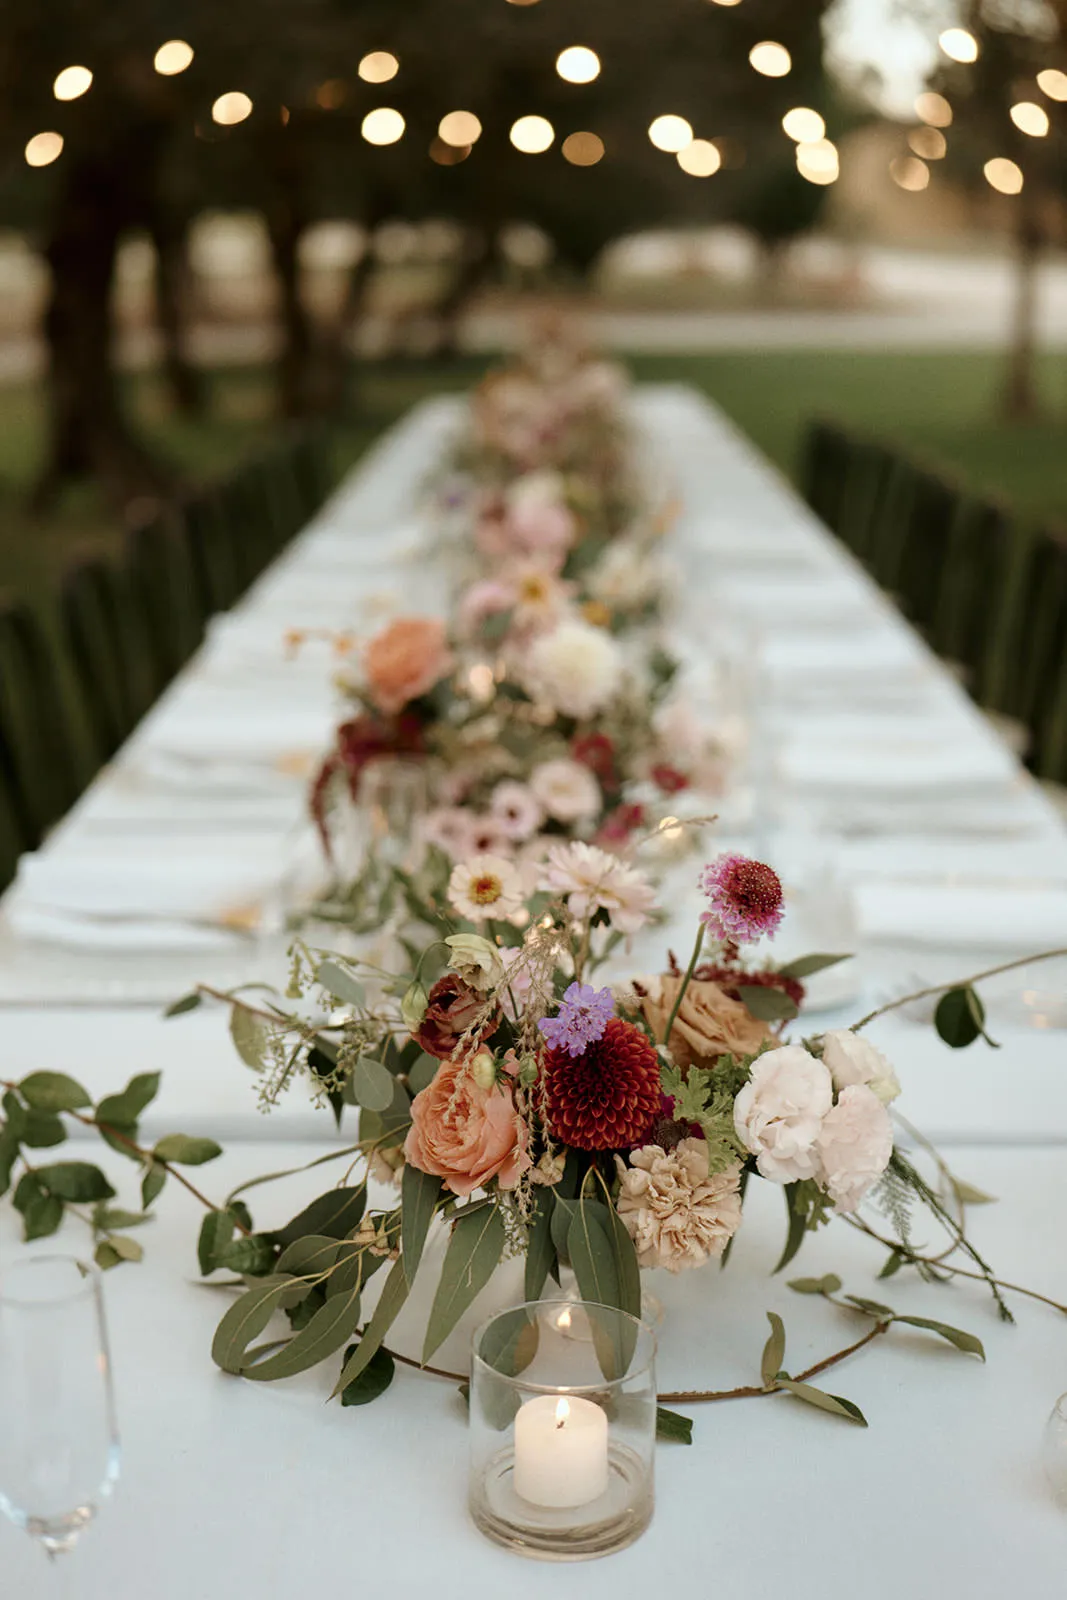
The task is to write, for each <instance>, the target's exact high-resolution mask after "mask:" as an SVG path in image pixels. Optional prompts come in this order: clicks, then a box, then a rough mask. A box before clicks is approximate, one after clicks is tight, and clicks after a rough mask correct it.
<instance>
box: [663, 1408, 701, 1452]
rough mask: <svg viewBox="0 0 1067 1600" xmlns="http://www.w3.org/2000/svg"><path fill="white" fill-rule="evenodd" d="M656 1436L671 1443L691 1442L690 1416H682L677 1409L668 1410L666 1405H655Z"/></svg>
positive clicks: (691, 1427)
mask: <svg viewBox="0 0 1067 1600" xmlns="http://www.w3.org/2000/svg"><path fill="white" fill-rule="evenodd" d="M656 1438H657V1439H664V1440H668V1441H669V1442H670V1443H672V1444H692V1442H693V1419H692V1417H683V1416H682V1415H681V1413H680V1412H678V1411H668V1410H667V1407H666V1406H657V1407H656Z"/></svg>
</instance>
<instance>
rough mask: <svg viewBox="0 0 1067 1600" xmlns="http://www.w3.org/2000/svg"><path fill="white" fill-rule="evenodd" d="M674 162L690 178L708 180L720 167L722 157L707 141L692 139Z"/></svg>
mask: <svg viewBox="0 0 1067 1600" xmlns="http://www.w3.org/2000/svg"><path fill="white" fill-rule="evenodd" d="M676 160H677V162H678V165H679V166H680V167H681V169H682V171H683V172H687V173H688V174H689V176H690V177H691V178H710V177H712V176H713V175H714V174H715V173H716V172H718V170H719V168H720V167H721V166H722V156H721V155H720V154H719V151H718V150H717V149H716V148H715V146H714V145H713V144H712V143H711V141H710V140H709V139H693V140H692V141H691V142H690V143H689V144H687V145H686V147H685V149H684V150H679V152H678V155H677V157H676Z"/></svg>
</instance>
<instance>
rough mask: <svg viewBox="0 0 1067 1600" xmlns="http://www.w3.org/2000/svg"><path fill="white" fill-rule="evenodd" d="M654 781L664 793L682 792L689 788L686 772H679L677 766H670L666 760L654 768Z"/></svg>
mask: <svg viewBox="0 0 1067 1600" xmlns="http://www.w3.org/2000/svg"><path fill="white" fill-rule="evenodd" d="M652 782H653V783H654V784H655V785H656V787H657V789H659V790H660V792H661V793H662V794H681V792H682V790H683V789H688V788H689V779H688V778H687V777H686V775H685V773H684V772H679V771H678V768H677V767H671V766H668V765H667V763H666V762H665V761H664V762H661V763H660V765H659V766H658V767H653V768H652Z"/></svg>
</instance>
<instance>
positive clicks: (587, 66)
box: [556, 44, 600, 83]
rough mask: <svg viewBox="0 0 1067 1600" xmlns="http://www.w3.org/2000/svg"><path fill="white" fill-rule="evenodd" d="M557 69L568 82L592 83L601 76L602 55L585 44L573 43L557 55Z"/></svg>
mask: <svg viewBox="0 0 1067 1600" xmlns="http://www.w3.org/2000/svg"><path fill="white" fill-rule="evenodd" d="M556 71H557V72H558V73H559V75H560V77H561V78H563V79H565V80H566V82H567V83H592V81H593V79H594V78H598V77H599V76H600V57H599V56H598V55H597V53H596V51H595V50H590V49H588V47H587V46H586V45H584V44H572V45H570V46H569V47H568V48H567V49H566V50H561V51H560V53H559V55H558V56H557V57H556Z"/></svg>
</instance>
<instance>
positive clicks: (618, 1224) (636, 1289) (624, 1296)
mask: <svg viewBox="0 0 1067 1600" xmlns="http://www.w3.org/2000/svg"><path fill="white" fill-rule="evenodd" d="M605 1210H606V1212H607V1235H608V1243H609V1244H610V1245H611V1253H612V1255H613V1256H614V1258H615V1271H616V1274H617V1276H618V1281H619V1309H620V1311H626V1312H628V1313H629V1315H630V1316H631V1317H636V1318H638V1320H640V1317H641V1268H640V1267H639V1266H638V1264H637V1251H636V1250H635V1249H634V1242H633V1240H632V1239H631V1237H630V1235H629V1234H628V1233H627V1231H626V1227H625V1225H624V1223H623V1220H622V1218H621V1217H620V1216H619V1213H618V1212H617V1211H616V1209H615V1207H614V1206H613V1205H611V1204H610V1203H609V1204H608V1205H607V1206H606V1207H605ZM631 1354H632V1351H631Z"/></svg>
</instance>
